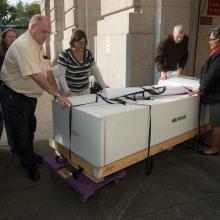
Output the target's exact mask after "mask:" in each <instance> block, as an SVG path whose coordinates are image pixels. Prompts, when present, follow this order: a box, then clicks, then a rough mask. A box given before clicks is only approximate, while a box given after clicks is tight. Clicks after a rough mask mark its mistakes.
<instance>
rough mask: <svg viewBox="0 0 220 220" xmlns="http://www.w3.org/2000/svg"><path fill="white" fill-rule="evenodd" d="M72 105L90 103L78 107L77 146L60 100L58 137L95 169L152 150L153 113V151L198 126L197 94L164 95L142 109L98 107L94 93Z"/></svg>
mask: <svg viewBox="0 0 220 220" xmlns="http://www.w3.org/2000/svg"><path fill="white" fill-rule="evenodd" d="M72 101H73V103H74V104H75V105H77V104H83V103H84V104H85V105H81V106H78V107H73V108H72V123H71V144H70V136H69V134H70V132H69V127H70V126H69V109H63V108H62V107H61V105H60V103H58V102H53V122H54V138H55V140H56V141H57V142H58V143H60V144H61V145H63V146H65V147H66V148H68V149H70V150H71V151H72V152H73V153H75V154H77V155H78V156H79V157H81V158H82V159H84V160H86V161H87V162H89V163H90V164H92V165H93V166H95V167H102V166H105V165H107V164H110V163H113V162H115V161H117V160H120V159H122V158H125V157H126V156H129V155H132V154H134V153H137V152H139V151H142V150H144V149H146V150H147V147H148V133H149V118H150V114H151V147H154V146H155V145H157V144H160V143H162V142H165V141H167V140H169V139H171V138H175V137H177V136H179V135H182V134H184V133H186V132H189V131H192V130H194V129H196V128H198V113H199V109H198V108H199V98H198V97H197V96H193V97H189V96H188V95H175V96H163V97H158V98H154V99H153V100H147V101H146V100H145V101H138V105H136V104H126V105H121V104H108V103H106V102H103V101H101V102H98V103H94V102H95V96H93V95H88V96H79V97H74V98H72ZM86 103H90V104H86ZM149 106H151V112H150V110H149V109H150V107H149ZM201 118H202V120H201V124H203V125H204V124H208V111H207V108H203V109H202V117H201Z"/></svg>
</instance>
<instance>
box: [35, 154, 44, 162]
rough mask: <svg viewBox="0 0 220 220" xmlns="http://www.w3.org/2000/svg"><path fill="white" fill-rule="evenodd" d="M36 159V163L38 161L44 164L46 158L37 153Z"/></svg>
mask: <svg viewBox="0 0 220 220" xmlns="http://www.w3.org/2000/svg"><path fill="white" fill-rule="evenodd" d="M35 161H36V163H38V164H43V161H44V159H43V157H42V156H40V155H38V154H35Z"/></svg>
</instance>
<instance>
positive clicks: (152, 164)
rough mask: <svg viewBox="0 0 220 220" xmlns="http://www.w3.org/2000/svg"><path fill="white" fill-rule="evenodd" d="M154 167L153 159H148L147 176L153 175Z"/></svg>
mask: <svg viewBox="0 0 220 220" xmlns="http://www.w3.org/2000/svg"><path fill="white" fill-rule="evenodd" d="M153 167H154V161H153V158H151V157H149V158H147V159H146V165H145V175H150V174H151V173H152V170H153Z"/></svg>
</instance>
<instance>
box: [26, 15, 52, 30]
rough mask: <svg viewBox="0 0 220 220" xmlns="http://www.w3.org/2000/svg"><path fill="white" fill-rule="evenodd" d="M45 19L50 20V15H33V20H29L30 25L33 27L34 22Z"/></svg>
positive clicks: (37, 22)
mask: <svg viewBox="0 0 220 220" xmlns="http://www.w3.org/2000/svg"><path fill="white" fill-rule="evenodd" d="M43 19H47V20H49V18H48V17H46V16H44V15H40V14H36V15H33V16H32V18H31V20H30V21H29V27H31V26H32V25H33V24H39V23H40V22H41V21H42V20H43Z"/></svg>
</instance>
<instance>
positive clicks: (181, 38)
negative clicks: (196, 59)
mask: <svg viewBox="0 0 220 220" xmlns="http://www.w3.org/2000/svg"><path fill="white" fill-rule="evenodd" d="M188 42H189V38H188V37H187V36H186V35H185V34H184V30H183V25H176V26H175V27H174V29H173V33H172V34H170V35H169V36H168V37H167V38H166V39H163V40H161V41H160V43H159V46H158V48H157V52H156V56H155V68H156V80H155V81H156V83H157V81H158V79H159V78H160V79H161V80H165V79H167V78H168V77H169V72H172V74H173V73H174V74H175V75H179V74H181V73H182V70H183V68H184V67H185V65H186V62H187V59H188Z"/></svg>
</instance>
